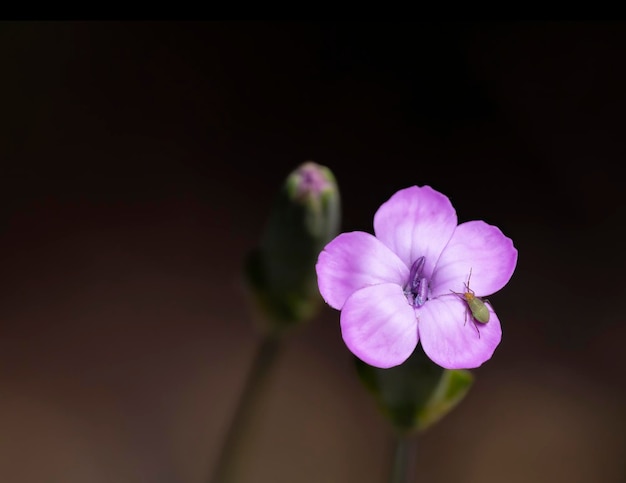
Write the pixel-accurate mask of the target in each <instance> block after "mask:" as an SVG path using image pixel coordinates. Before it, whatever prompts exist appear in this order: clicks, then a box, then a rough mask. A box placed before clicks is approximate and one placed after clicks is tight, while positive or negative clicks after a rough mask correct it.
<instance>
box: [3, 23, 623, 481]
mask: <svg viewBox="0 0 626 483" xmlns="http://www.w3.org/2000/svg"><path fill="white" fill-rule="evenodd" d="M625 49H626V24H625V23H622V22H566V23H556V22H545V23H518V22H509V23H471V22H468V23H265V22H258V23H227V22H216V23H213V22H206V23H203V22H200V23H192V22H164V23H160V22H151V23H139V22H135V23H119V22H3V23H0V62H1V63H0V66H1V67H0V69H1V75H0V106H1V107H0V166H1V171H0V258H1V259H0V427H1V428H2V430H1V431H0V481H2V482H5V483H28V482H38V483H39V482H46V483H47V482H51V483H56V482H59V483H61V482H62V483H104V482H107V483H108V482H114V483H137V482H142V483H201V482H206V481H208V479H209V475H210V473H211V469H212V468H213V467H214V465H215V459H216V455H217V451H218V449H219V447H220V444H221V440H222V438H223V436H224V433H225V431H226V427H227V425H228V423H229V420H230V416H231V414H232V411H233V408H234V405H235V402H236V401H237V396H238V394H239V392H240V391H241V388H242V384H243V381H244V379H245V375H246V373H247V371H248V369H249V365H250V362H251V360H252V357H253V353H254V350H255V347H256V344H257V343H258V337H257V334H256V333H255V331H254V328H253V326H252V323H251V320H250V311H249V307H248V305H247V303H246V299H245V297H244V295H243V290H242V283H241V263H242V260H243V257H244V255H245V254H246V253H247V252H248V250H250V249H251V248H252V247H253V246H254V245H255V243H256V241H257V239H258V237H259V236H260V233H261V231H262V229H263V226H264V221H265V219H266V217H267V214H268V211H269V208H270V204H271V201H272V199H273V197H274V195H275V193H276V191H277V189H278V188H279V186H280V185H281V183H282V181H283V180H284V178H285V176H286V175H287V174H288V173H289V172H290V171H291V170H292V169H294V168H295V167H296V166H297V165H299V164H300V163H301V162H303V161H306V160H314V161H316V162H318V163H321V164H324V165H326V166H328V167H330V168H331V169H332V170H333V172H334V173H335V175H336V177H337V180H338V183H339V186H340V189H341V194H342V198H343V222H342V229H343V230H344V231H350V230H365V231H371V230H372V217H373V214H374V212H375V210H376V209H377V208H378V206H379V205H380V204H381V203H382V202H384V201H385V200H386V199H387V198H389V196H391V195H392V194H393V193H394V192H395V191H396V190H398V189H400V188H404V187H407V186H410V185H413V184H418V185H424V184H427V185H430V186H432V187H434V188H435V189H438V190H439V191H442V192H443V193H445V194H446V195H447V196H449V197H450V199H451V201H452V203H453V204H454V206H455V208H456V209H457V213H458V216H459V220H460V221H468V220H472V219H483V220H485V221H487V222H488V223H491V224H494V225H497V226H499V227H500V228H501V229H502V230H503V232H504V233H505V234H507V235H508V236H510V237H511V238H512V239H513V240H514V243H515V245H516V247H517V248H518V250H519V261H518V266H517V269H516V272H515V274H514V275H513V278H512V279H511V281H510V283H509V284H508V285H507V286H506V287H505V288H504V289H503V290H502V291H501V292H500V293H498V294H496V295H494V296H492V297H490V300H491V301H492V302H493V304H494V306H495V307H496V308H497V311H498V315H499V317H500V319H501V321H502V324H503V331H504V336H503V340H502V343H501V345H500V346H499V347H498V349H497V350H496V353H495V354H494V357H493V358H492V359H491V360H490V361H489V362H487V363H486V364H484V365H483V366H482V367H480V368H478V369H476V370H474V371H473V372H474V374H475V376H476V382H475V384H474V386H473V388H472V389H471V391H470V393H469V394H468V396H467V398H466V399H465V400H464V401H463V403H462V404H461V405H460V406H459V407H457V408H456V409H455V410H454V411H453V412H452V413H451V414H450V415H449V416H448V417H446V418H445V419H444V420H442V421H441V422H440V423H438V424H437V425H436V426H433V427H432V428H431V429H430V430H429V431H428V432H426V433H425V434H424V435H423V436H422V437H421V439H420V441H419V447H418V457H417V468H418V473H417V480H416V481H419V482H435V483H440V482H446V483H447V482H467V483H475V482H476V483H478V482H480V483H489V482H501V481H507V482H513V483H516V482H531V481H532V482H535V483H542V482H550V483H554V482H567V483H579V482H580V483H589V482H603V483H617V482H624V481H626V469H625V464H624V462H625V459H626V458H625V456H626V438H625V436H624V434H625V430H626V417H625V415H624V401H625V399H624V396H625V389H626V388H625V385H624V381H625V375H626V351H625V350H624V341H625V340H626V324H625V322H626V320H625V318H626V317H625V311H626V307H625V305H624V300H625V297H626V272H625V268H626V263H625V262H626V257H625V256H624V251H625V248H624V243H623V240H624V238H623V231H624V222H625V221H626V213H625V208H626V204H625V203H624V196H623V195H624V189H623V179H624V178H623V174H622V170H623V167H622V166H623V161H624V159H625V156H626V137H625V135H624V133H625V129H624V128H625V127H626V126H625V121H624V119H625V118H624V113H625V112H626V89H624V86H625V85H626V70H625V68H624V51H625ZM338 320H339V319H338V313H337V312H335V311H333V310H332V309H330V308H328V307H324V309H323V310H322V312H321V313H320V315H319V317H317V318H316V319H315V320H313V321H311V322H310V323H309V324H308V325H306V326H305V327H302V328H301V330H298V331H296V332H294V333H293V334H291V336H290V338H289V343H288V344H287V345H286V347H285V348H284V351H283V352H282V354H281V357H280V359H279V360H278V362H277V365H276V367H275V371H274V373H273V378H272V380H271V388H272V389H271V391H270V392H269V393H268V394H267V397H266V398H265V399H264V400H263V404H262V405H261V406H259V408H258V411H257V413H256V419H255V421H256V423H255V425H254V427H253V429H252V430H251V433H250V438H251V439H250V441H251V442H252V447H253V448H254V450H253V451H251V452H250V453H249V454H248V455H247V457H246V458H245V459H244V461H242V470H243V473H244V478H243V479H242V483H244V482H246V483H248V482H249V483H255V482H262V483H264V482H272V483H282V482H290V483H291V482H302V483H308V482H316V483H317V482H342V483H343V482H345V483H349V482H359V483H378V482H381V481H387V479H388V474H389V468H388V465H389V458H390V451H391V442H392V439H391V433H390V430H389V427H388V426H387V424H386V422H385V421H384V420H383V419H382V417H381V416H380V414H379V413H378V412H377V409H376V408H375V406H374V404H373V401H372V400H371V398H370V397H369V395H368V394H367V393H366V392H365V390H364V388H363V387H362V386H361V384H360V383H359V381H358V380H357V379H356V375H355V372H354V367H353V361H352V358H351V356H350V354H349V352H348V351H347V349H346V348H345V346H344V345H343V342H342V340H341V337H340V332H339V324H338Z"/></svg>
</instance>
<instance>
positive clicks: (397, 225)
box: [374, 186, 457, 278]
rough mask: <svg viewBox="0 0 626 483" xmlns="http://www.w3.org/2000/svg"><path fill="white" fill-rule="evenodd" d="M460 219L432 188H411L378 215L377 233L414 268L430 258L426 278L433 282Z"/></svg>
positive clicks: (425, 266)
mask: <svg viewBox="0 0 626 483" xmlns="http://www.w3.org/2000/svg"><path fill="white" fill-rule="evenodd" d="M456 224H457V217H456V212H455V211H454V208H453V207H452V204H451V203H450V200H449V199H448V198H447V197H446V196H445V195H443V194H441V193H439V192H438V191H435V190H434V189H432V188H431V187H430V186H423V187H419V186H411V187H410V188H405V189H402V190H400V191H398V192H397V193H395V194H394V195H393V196H392V197H391V198H389V200H388V201H386V202H385V203H383V204H382V205H381V206H380V208H379V209H378V211H377V212H376V214H375V215H374V233H375V234H376V237H377V238H378V239H380V240H381V241H382V242H383V243H384V244H385V245H387V246H388V247H389V248H391V250H393V251H394V252H395V253H396V254H397V255H398V256H399V257H400V258H401V259H402V261H404V263H405V264H406V265H407V266H408V267H410V266H411V264H412V263H413V262H414V261H415V260H416V259H417V258H418V257H420V256H424V257H426V263H425V265H424V271H423V274H424V276H425V277H427V278H430V276H431V275H432V273H433V270H434V267H435V264H436V263H437V259H438V258H439V255H440V254H441V252H442V250H443V249H444V247H445V246H446V244H447V243H448V241H450V237H451V236H452V234H453V233H454V229H455V228H456Z"/></svg>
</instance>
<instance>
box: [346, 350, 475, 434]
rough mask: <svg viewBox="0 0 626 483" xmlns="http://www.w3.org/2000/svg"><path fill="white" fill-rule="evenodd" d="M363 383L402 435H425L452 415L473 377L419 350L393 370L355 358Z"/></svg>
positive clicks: (467, 372)
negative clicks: (436, 360) (432, 426)
mask: <svg viewBox="0 0 626 483" xmlns="http://www.w3.org/2000/svg"><path fill="white" fill-rule="evenodd" d="M355 363H356V369H357V373H358V375H359V378H360V380H361V382H362V383H363V384H364V386H365V387H366V388H367V389H368V391H369V392H370V393H371V394H372V395H373V396H374V399H375V401H376V404H377V406H378V408H379V409H380V411H381V412H382V414H383V415H384V416H385V417H386V418H387V419H388V420H389V421H390V423H391V424H392V426H393V428H394V429H395V430H397V431H398V432H400V433H402V434H410V433H416V432H421V431H424V430H425V429H427V428H428V427H430V426H431V425H433V424H434V423H436V422H437V421H439V420H440V419H441V418H443V417H444V416H445V415H446V414H448V413H449V412H450V411H451V410H452V409H453V408H454V407H455V406H456V405H457V404H458V403H459V402H460V401H461V400H462V399H463V398H464V397H465V395H466V394H467V392H468V390H469V388H470V387H471V385H472V383H473V379H474V378H473V375H472V374H471V372H470V371H467V370H464V369H453V370H452V369H444V368H442V367H440V366H438V365H437V364H435V363H434V362H432V361H431V360H430V359H429V358H428V357H427V356H426V354H424V352H423V351H422V350H421V349H420V348H419V347H418V348H416V350H415V351H414V353H413V354H412V355H411V357H409V359H407V360H406V361H405V362H404V363H403V364H401V365H399V366H396V367H392V368H389V369H380V368H378V367H373V366H370V365H369V364H366V363H365V362H363V361H362V360H360V359H358V358H357V357H355Z"/></svg>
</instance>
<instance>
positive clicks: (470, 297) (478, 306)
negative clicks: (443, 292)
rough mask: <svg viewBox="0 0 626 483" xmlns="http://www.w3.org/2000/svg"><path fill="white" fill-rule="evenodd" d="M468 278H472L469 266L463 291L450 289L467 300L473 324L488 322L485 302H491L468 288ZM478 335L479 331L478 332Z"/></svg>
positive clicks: (487, 310)
mask: <svg viewBox="0 0 626 483" xmlns="http://www.w3.org/2000/svg"><path fill="white" fill-rule="evenodd" d="M470 278H472V269H471V268H470V273H469V277H467V283H466V284H465V290H466V291H465V292H463V293H459V292H455V291H454V290H450V292H452V293H453V294H455V295H458V296H459V297H461V299H463V300H464V301H465V302H467V307H468V309H469V310H470V311H471V312H472V319H474V325H475V326H476V322H479V323H481V324H486V323H487V322H489V309H488V308H487V304H489V305H491V302H489V300H487V299H484V300H483V299H481V298H480V297H477V296H476V295H475V294H474V291H473V290H472V289H471V288H470V286H469V283H470ZM465 322H467V312H465ZM476 330H478V326H476ZM478 335H479V336H480V332H478Z"/></svg>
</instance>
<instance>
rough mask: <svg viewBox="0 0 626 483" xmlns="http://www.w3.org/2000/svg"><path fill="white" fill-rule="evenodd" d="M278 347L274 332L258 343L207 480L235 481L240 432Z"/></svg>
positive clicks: (247, 422) (240, 449) (246, 424)
mask: <svg viewBox="0 0 626 483" xmlns="http://www.w3.org/2000/svg"><path fill="white" fill-rule="evenodd" d="M279 349H280V340H279V337H278V336H274V335H267V336H265V337H264V339H263V340H262V341H261V344H260V345H259V346H258V348H257V351H256V354H255V356H254V359H253V361H252V365H251V367H250V372H249V374H248V378H247V379H246V382H245V384H244V387H243V391H242V393H241V396H240V397H239V402H238V404H237V407H236V408H235V413H234V415H233V419H232V421H231V424H230V426H229V428H228V432H227V433H226V438H225V440H224V444H223V446H222V449H221V452H220V454H219V456H218V460H217V466H216V468H215V470H214V473H213V476H212V478H211V480H210V481H211V483H234V482H235V481H237V471H238V469H239V468H240V467H241V455H242V454H243V453H244V449H245V444H244V443H245V441H244V440H245V437H244V436H245V433H246V430H247V429H248V427H249V426H250V423H251V421H252V420H253V411H252V409H253V408H255V406H257V402H258V401H259V398H260V396H261V395H262V393H263V391H264V388H265V387H266V386H267V383H268V380H269V376H270V373H271V369H272V367H273V366H274V362H275V361H276V358H277V356H278V354H279Z"/></svg>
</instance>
